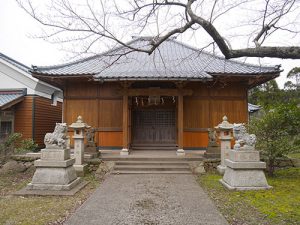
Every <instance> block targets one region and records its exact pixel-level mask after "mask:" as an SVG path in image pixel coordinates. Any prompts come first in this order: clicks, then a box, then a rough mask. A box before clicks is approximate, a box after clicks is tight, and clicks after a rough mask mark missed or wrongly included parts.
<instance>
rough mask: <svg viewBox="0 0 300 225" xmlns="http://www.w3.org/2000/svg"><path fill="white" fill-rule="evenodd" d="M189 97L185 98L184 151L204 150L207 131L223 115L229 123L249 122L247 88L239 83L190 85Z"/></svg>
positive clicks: (219, 120)
mask: <svg viewBox="0 0 300 225" xmlns="http://www.w3.org/2000/svg"><path fill="white" fill-rule="evenodd" d="M188 87H189V88H191V89H192V90H193V95H192V96H185V97H184V134H183V143H184V148H205V147H207V144H208V132H207V131H206V130H207V129H208V128H213V127H215V126H217V125H218V124H219V123H220V122H221V120H222V117H223V116H224V115H226V116H227V117H228V120H229V121H230V122H232V123H233V122H235V123H241V122H244V123H245V122H247V121H248V110H247V88H246V87H245V86H243V85H242V84H234V85H231V86H226V87H209V86H208V85H205V84H196V83H192V84H190V85H189V86H188Z"/></svg>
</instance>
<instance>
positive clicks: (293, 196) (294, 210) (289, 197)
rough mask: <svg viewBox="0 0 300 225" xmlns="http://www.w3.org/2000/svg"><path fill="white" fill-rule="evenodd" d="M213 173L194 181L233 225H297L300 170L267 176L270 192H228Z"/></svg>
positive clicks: (298, 222) (299, 209)
mask: <svg viewBox="0 0 300 225" xmlns="http://www.w3.org/2000/svg"><path fill="white" fill-rule="evenodd" d="M220 178H221V176H219V175H217V174H205V175H202V176H199V179H198V182H199V183H200V185H201V186H202V187H203V188H204V190H205V191H206V192H207V193H208V194H209V195H210V197H211V198H212V199H213V200H214V202H215V204H216V205H217V207H218V209H219V210H220V211H221V212H222V214H223V215H224V216H225V218H226V219H227V220H228V222H229V223H230V224H233V225H279V224H280V225H299V224H300V168H289V169H280V170H277V171H276V172H275V176H274V177H272V178H270V177H268V178H267V179H268V183H269V185H271V186H273V189H271V190H262V191H243V192H241V191H228V190H226V189H224V188H223V187H222V186H221V185H220V183H219V179H220Z"/></svg>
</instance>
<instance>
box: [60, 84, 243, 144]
mask: <svg viewBox="0 0 300 225" xmlns="http://www.w3.org/2000/svg"><path fill="white" fill-rule="evenodd" d="M184 89H187V90H191V91H192V95H189V96H183V140H182V143H183V148H205V147H207V144H208V133H207V129H208V128H211V127H214V126H216V125H218V124H219V123H220V122H221V120H222V117H223V116H224V115H227V117H228V119H229V121H230V122H247V120H248V113H247V88H246V86H244V85H243V84H238V83H236V84H232V85H231V86H229V85H228V86H225V87H222V86H221V85H219V86H216V85H215V86H213V87H212V86H210V85H208V84H205V83H200V82H191V83H189V84H187V85H186V86H185V87H184ZM64 94H65V99H64V122H66V123H67V124H71V123H73V122H74V121H75V120H76V118H77V116H78V115H81V116H82V117H83V119H84V121H85V122H87V123H88V124H89V125H91V126H93V127H96V128H98V134H97V135H96V141H97V144H98V146H103V147H120V148H121V147H122V144H123V142H122V137H123V132H122V131H123V100H122V99H123V96H122V95H121V94H122V91H121V86H120V85H119V84H118V83H117V82H111V83H109V82H106V83H103V84H101V83H96V82H92V81H89V82H76V81H67V82H66V86H65V90H64ZM129 99H130V98H129ZM128 107H129V109H131V105H130V101H129V106H128ZM177 116H178V115H177ZM131 121H132V119H131V111H130V110H129V124H128V127H129V133H128V135H129V140H130V139H131V132H130V129H131V126H132V124H131Z"/></svg>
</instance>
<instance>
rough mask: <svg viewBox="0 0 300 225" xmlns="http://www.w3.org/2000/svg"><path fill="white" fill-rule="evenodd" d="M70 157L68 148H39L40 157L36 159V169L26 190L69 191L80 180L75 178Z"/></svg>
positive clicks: (72, 161) (72, 160)
mask: <svg viewBox="0 0 300 225" xmlns="http://www.w3.org/2000/svg"><path fill="white" fill-rule="evenodd" d="M74 162H75V159H70V150H69V149H63V148H50V149H49V148H48V149H47V148H45V149H42V150H41V159H39V160H36V161H35V162H34V165H35V167H36V171H35V173H34V175H33V178H32V181H31V183H29V184H28V185H27V190H48V191H69V190H71V189H73V188H74V187H75V186H77V185H78V184H79V183H80V182H81V180H80V178H77V175H76V172H75V169H74V167H73V164H74Z"/></svg>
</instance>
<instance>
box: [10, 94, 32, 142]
mask: <svg viewBox="0 0 300 225" xmlns="http://www.w3.org/2000/svg"><path fill="white" fill-rule="evenodd" d="M32 104H33V96H25V98H24V100H23V101H22V102H20V103H18V104H17V105H16V106H15V108H14V109H15V120H14V132H15V133H21V134H22V135H23V138H32Z"/></svg>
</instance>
